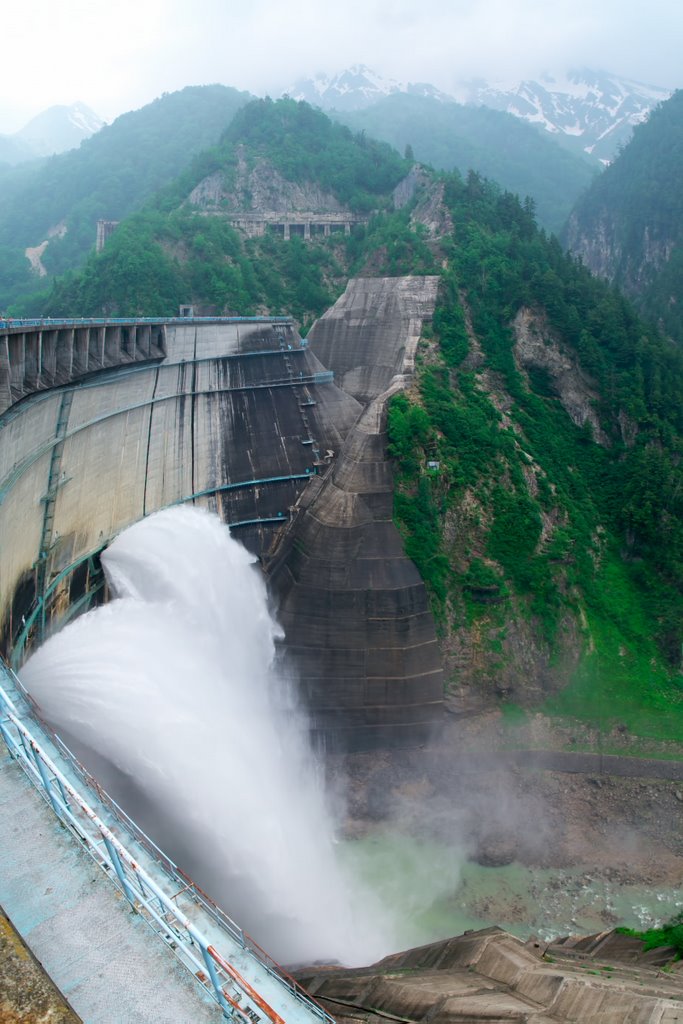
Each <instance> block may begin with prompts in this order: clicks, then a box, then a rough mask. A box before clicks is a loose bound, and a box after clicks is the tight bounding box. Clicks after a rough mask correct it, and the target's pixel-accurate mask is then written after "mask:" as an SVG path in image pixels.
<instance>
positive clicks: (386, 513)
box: [270, 277, 443, 750]
mask: <svg viewBox="0 0 683 1024" xmlns="http://www.w3.org/2000/svg"><path fill="white" fill-rule="evenodd" d="M437 285H438V278H436V277H404V278H356V279H353V280H351V281H350V282H349V284H348V287H347V289H346V291H345V293H344V295H343V296H342V297H341V298H340V299H339V301H338V302H337V303H336V304H335V305H334V306H333V307H332V309H330V310H329V311H328V312H327V313H326V314H325V316H323V317H322V318H321V319H320V320H319V321H318V322H317V323H316V324H315V325H314V327H313V328H312V330H311V332H310V334H309V344H310V347H311V349H312V350H313V352H314V353H315V354H316V355H318V356H319V357H320V359H321V361H323V362H326V365H329V366H330V367H331V368H333V369H334V372H335V379H341V380H343V382H344V387H345V389H348V390H349V391H350V392H351V393H352V394H353V396H354V397H355V398H356V399H358V400H359V401H360V402H361V403H362V405H363V412H362V414H361V415H360V417H359V418H358V420H357V421H356V423H355V424H354V425H353V427H352V428H351V430H350V431H349V432H348V434H347V436H346V439H345V441H344V444H343V446H342V448H341V451H340V452H339V455H338V457H337V458H336V459H335V460H334V463H333V464H332V465H331V466H330V469H329V470H328V472H327V473H326V474H325V476H324V477H320V478H318V479H316V480H315V481H314V482H313V483H312V484H311V486H310V487H309V488H308V489H307V490H306V492H305V494H303V495H302V498H301V499H300V503H299V504H300V513H299V515H297V517H296V518H295V519H293V520H292V522H291V523H290V524H289V526H288V528H287V530H286V532H285V536H284V537H283V538H281V540H280V545H279V557H278V559H276V560H275V562H274V564H273V565H272V566H271V568H270V574H271V583H272V586H273V589H274V591H275V593H276V594H277V596H278V601H279V617H280V621H281V623H282V625H283V627H284V629H285V634H286V637H287V646H288V650H289V652H290V654H291V655H292V656H293V657H294V659H295V661H296V665H297V669H298V674H299V677H300V679H301V682H302V686H303V689H304V692H305V694H306V696H307V699H308V701H309V703H311V704H312V705H313V706H314V707H315V709H316V719H315V721H316V724H317V726H318V728H319V729H320V731H321V733H322V735H323V736H324V737H325V739H326V741H327V743H328V745H329V744H330V743H335V744H336V745H337V746H338V747H340V748H341V749H344V750H349V749H352V750H366V749H372V748H374V747H389V746H407V745H411V744H412V743H416V742H422V741H424V740H425V739H427V737H428V736H429V734H430V733H431V731H432V729H433V727H434V724H435V723H436V722H437V721H438V720H439V718H440V715H441V712H442V708H443V704H442V701H443V672H442V667H441V657H440V653H439V650H438V646H437V642H436V635H435V631H434V621H433V618H432V615H431V611H430V609H429V601H428V597H427V592H426V590H425V587H424V583H423V582H422V578H421V577H420V575H419V573H418V571H417V569H416V568H415V565H414V563H413V562H412V561H410V559H408V558H406V556H405V555H404V553H403V542H402V539H401V537H400V535H399V533H398V530H397V529H396V527H395V525H394V522H393V518H392V512H393V484H392V475H391V467H390V465H389V463H388V461H387V458H386V433H385V429H386V404H387V401H388V399H389V398H390V397H391V395H392V394H393V393H394V392H395V391H397V390H400V389H401V388H402V387H403V386H404V384H405V382H406V374H409V373H410V371H411V370H412V368H413V365H414V358H415V352H416V349H417V343H418V340H419V337H420V333H421V331H422V324H423V322H424V321H425V320H428V319H430V318H431V316H432V313H433V310H434V304H435V302H436V291H437Z"/></svg>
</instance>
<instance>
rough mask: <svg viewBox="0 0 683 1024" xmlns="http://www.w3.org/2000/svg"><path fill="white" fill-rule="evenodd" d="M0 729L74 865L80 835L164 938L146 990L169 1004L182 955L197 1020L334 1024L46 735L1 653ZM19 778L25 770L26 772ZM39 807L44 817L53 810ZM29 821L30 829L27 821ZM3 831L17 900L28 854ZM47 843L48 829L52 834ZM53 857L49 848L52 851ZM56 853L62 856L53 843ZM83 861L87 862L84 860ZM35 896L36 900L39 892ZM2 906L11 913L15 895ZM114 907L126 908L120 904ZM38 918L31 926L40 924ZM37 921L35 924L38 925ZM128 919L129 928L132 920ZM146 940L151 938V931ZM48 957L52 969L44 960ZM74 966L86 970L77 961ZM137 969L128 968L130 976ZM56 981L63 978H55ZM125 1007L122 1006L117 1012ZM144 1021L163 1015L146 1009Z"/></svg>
mask: <svg viewBox="0 0 683 1024" xmlns="http://www.w3.org/2000/svg"><path fill="white" fill-rule="evenodd" d="M0 736H1V737H2V740H4V744H5V746H6V748H7V753H8V754H9V758H8V757H6V756H5V751H4V750H2V743H1V742H0V776H2V775H6V774H7V767H8V765H11V762H14V763H15V764H16V765H18V766H20V767H21V768H22V769H23V771H24V773H25V775H26V776H27V777H28V779H29V780H30V782H31V783H33V785H34V786H35V788H36V789H37V790H38V792H39V793H40V794H41V795H42V797H43V798H44V800H45V801H46V802H47V804H48V805H49V807H50V808H51V809H52V811H53V812H54V814H55V815H56V817H57V819H58V822H59V823H61V825H63V826H64V828H65V830H66V832H67V833H68V835H67V837H66V842H65V841H61V840H60V845H61V846H62V847H65V846H67V847H68V850H67V859H66V864H67V866H68V867H69V870H71V869H72V866H73V865H75V864H76V862H77V861H78V862H79V863H81V862H82V861H83V858H82V857H80V858H79V857H74V847H75V842H74V841H75V840H77V841H78V843H79V844H80V845H81V847H83V848H85V850H86V851H87V853H88V854H89V855H90V857H91V858H92V860H93V861H94V862H95V864H96V865H97V866H98V867H99V868H100V869H101V870H102V872H103V873H104V875H105V876H106V877H107V878H108V879H109V880H110V882H111V883H113V885H114V886H116V888H117V890H118V893H119V902H120V899H121V897H124V898H125V900H126V901H127V905H129V906H130V908H131V909H132V910H133V911H134V912H135V923H136V925H137V924H138V922H139V921H143V922H144V923H145V924H146V925H148V926H149V928H150V929H151V930H152V932H154V933H155V934H156V936H157V937H158V939H159V940H160V941H159V943H158V944H157V943H152V944H153V945H154V954H153V956H152V957H151V958H150V959H149V962H148V963H147V964H142V965H140V964H139V963H138V964H136V968H140V967H141V969H142V970H141V973H142V978H143V982H144V985H146V986H147V987H148V989H149V990H150V992H153V990H154V988H155V986H156V987H157V989H159V988H162V989H163V991H162V992H155V993H154V995H155V996H156V997H157V998H160V999H163V1000H165V1002H164V1004H163V1005H164V1008H165V1010H166V1011H168V1009H169V1002H170V1005H171V1006H173V999H174V996H173V992H172V991H170V989H169V985H168V980H167V979H168V977H170V978H171V981H172V980H173V974H172V973H171V974H170V975H169V972H168V961H171V962H172V963H174V964H175V966H174V967H173V971H175V970H176V967H177V965H178V963H179V964H181V965H183V967H185V968H187V970H188V971H189V972H190V974H191V975H192V977H193V978H194V981H195V984H194V985H192V982H191V981H190V980H189V977H188V976H187V975H185V974H184V973H183V972H182V971H180V974H181V975H182V977H183V985H184V986H185V987H186V988H187V989H188V990H189V999H190V1002H192V1000H193V998H194V996H193V993H194V994H196V997H197V1007H196V1013H195V1008H194V1007H193V1009H192V1011H191V1013H192V1016H191V1019H192V1020H193V1021H197V1022H199V1021H203V1020H214V1019H216V1015H217V1016H218V1017H219V1018H220V1017H221V1016H222V1017H223V1018H227V1019H230V1020H233V1021H236V1022H239V1024H334V1021H333V1018H331V1017H330V1016H329V1015H328V1014H327V1013H326V1012H325V1011H324V1010H323V1009H322V1008H321V1007H320V1006H318V1005H317V1004H316V1003H315V1002H314V1001H313V1000H312V999H311V998H310V997H309V996H308V995H307V994H306V993H305V992H304V990H303V989H302V988H301V987H300V986H299V985H298V984H297V983H296V982H295V981H294V979H293V978H291V977H289V976H288V975H287V974H286V973H285V972H284V971H283V970H282V968H280V967H279V966H278V965H277V964H276V963H275V962H274V961H273V960H272V959H271V958H270V957H269V956H268V954H266V953H265V952H264V951H263V950H262V949H261V948H260V947H259V946H258V945H257V944H256V943H255V942H254V941H253V940H251V939H250V937H249V936H248V935H246V933H245V932H243V931H242V929H241V928H240V927H239V926H238V925H236V924H235V922H233V921H232V920H231V919H230V918H229V917H228V916H227V915H226V914H224V913H223V912H222V911H221V910H220V909H219V908H218V907H217V906H216V905H215V904H214V903H213V902H212V901H211V900H210V899H209V897H207V896H206V894H204V893H203V892H202V891H201V890H200V889H199V888H198V887H197V886H195V885H194V884H193V882H192V881H191V879H189V878H188V877H187V876H186V875H185V874H184V873H183V872H182V871H181V870H180V869H179V868H178V867H177V865H175V864H174V863H173V862H172V861H171V860H169V858H167V857H166V856H165V855H164V854H163V852H162V851H161V850H159V849H158V847H156V846H155V844H154V843H153V842H152V841H151V840H150V839H149V838H148V837H147V836H146V835H145V834H144V833H143V832H142V830H141V829H139V828H138V826H137V825H136V824H135V822H134V821H132V819H131V818H129V817H128V816H127V815H126V814H125V812H124V811H123V810H122V809H121V808H120V807H118V805H117V804H116V803H115V802H114V801H112V800H111V799H110V798H109V797H108V796H107V795H106V794H105V793H104V792H103V791H102V789H101V788H100V787H99V785H98V784H97V782H96V780H95V779H93V778H92V776H90V775H89V774H88V772H87V771H86V770H85V769H84V768H83V767H82V766H81V765H80V764H79V763H78V761H77V760H76V759H75V758H74V756H73V755H72V754H71V753H70V751H69V750H68V748H66V747H65V746H64V744H63V743H62V742H61V741H60V740H59V738H58V737H57V736H55V735H53V734H50V733H48V731H47V730H46V729H45V728H44V727H43V726H42V725H41V724H40V722H39V721H38V720H37V719H36V717H35V716H34V715H33V713H32V709H31V704H30V698H27V695H26V694H25V692H23V691H22V688H21V684H20V682H19V680H18V679H17V678H16V676H15V675H14V673H13V672H12V671H11V670H10V669H9V668H8V667H7V666H6V665H5V664H4V662H3V661H2V659H0ZM16 778H21V773H19V775H18V776H17V777H16ZM15 782H16V779H15ZM5 783H6V780H3V788H0V808H1V807H6V806H7V801H8V796H7V793H6V791H5V790H6V785H5ZM21 786H23V789H21ZM28 789H29V790H30V787H28ZM25 791H26V784H25V783H22V784H21V785H20V787H19V789H18V790H17V792H20V793H23V794H24V795H23V797H22V799H23V800H24V801H25V802H28V800H29V798H30V796H31V793H30V792H28V793H26V792H25ZM13 798H16V795H15V793H14V792H12V794H11V795H10V799H13ZM38 804H40V801H38ZM41 813H42V814H43V815H44V814H46V813H47V811H46V810H44V811H43V812H41ZM1 817H2V819H4V818H6V817H9V815H6V814H4V813H3V814H2V816H1ZM28 818H29V819H30V815H28ZM28 827H29V828H30V827H31V826H30V824H29V826H28ZM40 831H41V829H40V828H35V827H34V834H33V836H32V837H31V838H32V839H35V843H36V845H38V844H39V842H40V840H41V839H42V841H43V842H45V841H46V836H45V835H42V836H40V835H39V832H40ZM42 831H45V830H44V829H43V830H42ZM6 832H9V833H10V834H9V835H8V834H5V835H3V834H2V826H1V825H0V852H2V849H3V843H4V850H5V855H4V862H3V871H2V875H1V876H0V899H1V900H2V901H3V902H4V901H5V900H6V899H7V896H8V893H10V892H11V890H12V886H13V885H14V890H15V893H14V895H15V903H16V901H17V900H19V901H21V900H22V899H24V898H25V896H26V891H27V880H26V871H27V868H26V863H25V860H26V857H25V851H24V852H22V851H21V850H16V851H15V854H16V855H15V856H14V857H9V856H7V850H8V844H12V843H13V842H16V835H17V833H18V830H17V829H16V828H15V829H14V830H13V829H12V827H11V825H8V826H7V829H6ZM12 832H14V834H11V833H12ZM50 841H51V838H50V836H49V835H48V836H47V842H48V843H49V842H50ZM53 845H54V843H53ZM76 852H77V851H76ZM38 856H40V855H38ZM51 857H52V853H51V852H50V853H49V854H48V859H50V858H51ZM54 858H55V860H56V859H57V849H56V846H55V853H54ZM85 860H86V863H90V862H87V858H86V859H85ZM9 861H12V862H13V863H12V864H10V863H9ZM17 864H18V865H19V867H18V868H17V867H16V865H17ZM13 869H14V873H13ZM73 870H75V867H74V868H73ZM22 872H23V873H22ZM96 875H97V879H98V880H99V879H101V878H102V876H101V875H99V873H97V872H96ZM57 877H59V875H57ZM89 881H90V882H92V881H93V879H90V880H89ZM29 883H30V884H31V887H32V888H33V889H35V888H36V887H38V888H40V887H42V885H44V884H45V882H44V879H43V877H42V876H41V877H40V878H39V879H34V878H31V879H29ZM80 885H81V888H80V890H78V891H79V893H80V892H84V891H85V890H84V887H83V885H82V882H81V883H80ZM101 885H102V887H103V888H104V889H105V890H106V891H107V892H109V891H110V886H109V884H108V883H107V882H103V883H101ZM77 888H78V887H77ZM111 891H114V890H111ZM50 892H52V888H51V887H48V888H47V889H45V894H47V893H50ZM90 894H91V890H90V889H88V891H87V898H86V897H85V896H84V897H83V901H84V902H87V900H88V899H89V898H90ZM33 895H34V896H37V897H38V898H39V897H40V895H41V894H40V893H37V894H36V893H34V894H33ZM55 898H56V899H57V902H58V904H59V902H60V894H59V893H56V894H55ZM68 902H69V898H68V896H67V895H66V894H65V896H64V903H68ZM18 906H20V904H18ZM5 909H6V910H7V911H8V912H9V914H10V917H12V916H13V914H12V909H13V908H12V905H11V900H10V905H5ZM61 909H62V908H61V906H60V910H61ZM116 909H117V911H119V910H120V908H119V907H117V908H116ZM34 913H35V912H34V911H30V912H29V914H34ZM33 924H34V926H35V922H33ZM50 924H51V923H50ZM41 926H42V925H39V926H38V930H40V927H41ZM104 926H105V927H106V925H104ZM124 927H126V926H125V925H124ZM127 927H132V922H131V925H129V926H127ZM19 930H21V929H19ZM43 930H45V928H44V929H43ZM142 931H143V933H144V935H145V936H147V935H149V932H148V931H147V930H146V929H145V928H144V927H143V928H142ZM53 939H54V935H53ZM145 942H147V943H148V945H149V942H148V940H147V938H145ZM29 945H31V942H30V940H29ZM136 948H137V947H136ZM141 948H142V947H141ZM171 953H173V954H174V955H175V958H177V959H176V961H173V957H172V956H171ZM162 961H163V965H164V968H165V970H166V973H165V974H164V975H163V978H162V976H161V972H160V971H159V964H160V963H161V962H162ZM43 962H44V963H45V966H46V967H48V969H49V965H48V964H47V963H46V962H45V959H44V960H43ZM78 969H79V971H80V973H81V974H83V971H84V968H83V966H82V965H81V964H79V965H78ZM138 973H140V972H139V971H138ZM176 973H177V972H176ZM95 974H96V972H93V978H92V982H93V984H96V982H97V978H96V977H95V976H94V975H95ZM134 974H135V972H134V971H133V970H131V984H132V983H133V980H132V979H133V977H134ZM186 978H187V979H188V981H187V982H186V981H185V979H186ZM54 980H55V981H57V983H58V984H59V979H58V978H55V979H54ZM124 985H125V980H124ZM66 994H67V995H68V992H67V993H66ZM202 1004H204V1005H203V1006H202ZM178 1005H180V1004H178ZM211 1006H213V1007H214V1010H213V1011H210V1012H209V1015H208V1016H207V1015H206V1012H205V1011H207V1007H208V1008H209V1009H210V1007H211ZM74 1009H76V1010H77V1012H78V1010H79V1007H78V1006H77V1005H75V1006H74ZM221 1011H222V1013H221ZM122 1012H123V1011H122V1010H121V1008H120V1007H119V1008H118V1010H117V1013H122ZM187 1012H188V1011H187V1006H185V1009H184V1011H179V1013H180V1014H181V1015H180V1016H178V1017H177V1020H178V1021H179V1022H181V1024H185V1021H186V1020H187V1019H189V1018H188V1017H187ZM110 1014H111V1008H109V1009H108V1010H106V1011H105V1015H104V1016H100V1017H97V1018H96V1015H93V1017H92V1018H88V1019H92V1020H95V1019H98V1020H103V1021H104V1020H106V1021H109V1022H111V1021H112V1020H114V1019H116V1020H121V1021H123V1020H126V1019H128V1018H127V1017H126V1016H116V1017H115V1018H114V1017H112V1016H110ZM130 1019H141V1018H137V1017H136V1018H130ZM146 1019H150V1020H151V1019H157V1018H156V1017H154V1016H150V1017H149V1018H146ZM163 1019H164V1020H172V1019H176V1018H174V1017H173V1016H170V1017H169V1016H168V1013H167V1014H166V1015H165V1016H164V1017H163Z"/></svg>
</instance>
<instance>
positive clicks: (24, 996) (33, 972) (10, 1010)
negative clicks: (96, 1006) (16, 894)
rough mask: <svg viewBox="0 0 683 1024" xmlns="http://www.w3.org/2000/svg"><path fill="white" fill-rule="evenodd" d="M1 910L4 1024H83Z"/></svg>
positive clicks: (0, 980)
mask: <svg viewBox="0 0 683 1024" xmlns="http://www.w3.org/2000/svg"><path fill="white" fill-rule="evenodd" d="M80 1020H81V1018H80V1017H78V1016H77V1015H76V1014H75V1013H74V1011H73V1010H72V1009H71V1007H70V1006H69V1004H68V1003H67V1002H66V1000H65V999H64V997H63V996H62V995H61V993H60V992H59V991H58V989H57V988H56V987H55V985H54V983H53V982H52V980H51V979H50V977H49V975H48V974H47V973H46V972H45V970H44V968H43V966H42V965H41V964H40V963H39V962H38V961H37V960H36V958H35V957H34V956H33V953H31V951H30V949H29V948H28V946H27V945H26V943H25V942H24V941H23V939H22V938H21V936H20V935H19V934H18V933H17V932H16V931H15V930H14V928H13V927H12V924H11V922H10V920H9V918H8V917H7V915H6V914H5V913H4V911H3V909H2V907H0V1021H2V1024H38V1022H40V1024H79V1021H80Z"/></svg>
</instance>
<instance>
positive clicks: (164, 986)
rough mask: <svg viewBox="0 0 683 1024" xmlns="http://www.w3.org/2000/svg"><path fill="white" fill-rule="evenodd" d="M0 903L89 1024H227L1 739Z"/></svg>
mask: <svg viewBox="0 0 683 1024" xmlns="http://www.w3.org/2000/svg"><path fill="white" fill-rule="evenodd" d="M0 905H2V906H3V907H4V909H5V911H6V913H7V915H8V917H9V918H10V920H11V921H12V923H13V925H14V927H15V928H16V930H17V932H18V933H19V934H20V935H21V937H22V938H23V939H24V941H25V942H26V943H27V945H28V946H29V947H30V949H31V950H32V951H33V953H34V955H35V956H36V958H37V959H38V960H39V961H40V963H41V964H42V965H43V966H44V968H45V970H46V971H47V973H48V974H49V976H50V977H51V978H52V980H53V981H54V983H55V985H56V986H57V987H58V989H59V990H60V991H61V992H62V993H63V994H64V995H65V997H66V998H67V999H68V1001H69V1003H70V1005H71V1006H72V1007H73V1009H74V1010H75V1012H76V1013H77V1014H78V1015H79V1016H80V1017H81V1019H82V1020H83V1021H84V1024H131V1022H132V1021H135V1024H190V1022H192V1024H205V1022H206V1024H209V1022H214V1024H218V1022H220V1021H224V1020H225V1018H224V1017H223V1014H222V1012H221V1010H220V1008H219V1007H218V1005H217V1004H216V1003H215V1002H213V1000H211V999H210V998H209V996H208V995H206V994H205V993H204V992H203V990H202V988H201V987H200V986H199V985H198V984H197V983H196V982H195V981H194V980H193V978H192V976H191V975H190V973H189V972H188V971H187V970H186V969H185V968H184V967H183V966H182V965H181V964H180V963H179V962H178V961H177V960H176V958H175V957H174V955H173V954H172V952H171V950H170V949H169V948H168V947H167V946H166V945H165V944H164V943H163V942H161V941H160V940H159V939H158V938H157V936H155V935H154V934H153V932H152V931H151V930H150V929H149V927H148V926H147V925H146V924H145V922H144V921H143V919H142V918H141V917H140V915H138V914H136V913H134V912H132V911H131V908H130V905H129V904H128V902H127V901H126V900H125V899H124V898H123V896H122V895H121V894H120V893H119V892H118V890H117V889H116V888H115V887H114V886H113V885H112V884H111V882H110V881H109V880H108V878H107V877H106V876H105V874H104V872H103V871H102V870H101V869H100V868H98V867H97V866H96V864H95V863H94V862H93V861H92V859H91V858H90V857H89V856H88V854H87V853H86V852H85V851H84V850H83V849H82V848H81V847H80V846H79V845H78V843H77V842H75V840H74V838H73V837H72V836H71V835H70V834H69V833H68V832H67V830H66V829H65V828H64V827H63V826H62V825H61V824H60V823H59V821H58V820H57V819H56V818H55V815H54V814H53V812H52V810H51V808H49V807H48V805H47V804H46V803H45V801H44V800H43V799H42V797H41V796H40V795H39V794H38V792H37V791H36V789H35V788H34V787H33V786H32V785H31V783H30V782H29V780H28V779H27V778H26V776H25V775H24V773H23V771H22V770H21V768H20V767H19V766H18V765H17V764H16V763H15V762H14V761H13V760H12V759H11V758H10V757H9V755H8V754H7V749H6V747H5V745H4V743H3V742H2V741H1V740H0Z"/></svg>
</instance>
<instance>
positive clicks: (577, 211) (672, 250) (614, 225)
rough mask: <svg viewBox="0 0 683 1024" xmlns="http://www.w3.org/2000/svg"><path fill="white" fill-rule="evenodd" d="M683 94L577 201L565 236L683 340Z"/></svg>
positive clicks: (638, 132) (663, 106)
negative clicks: (682, 247) (682, 246)
mask: <svg viewBox="0 0 683 1024" xmlns="http://www.w3.org/2000/svg"><path fill="white" fill-rule="evenodd" d="M681 167H683V92H680V91H679V92H676V93H674V95H673V96H672V98H671V99H670V100H667V102H666V103H663V104H661V106H659V107H658V108H657V109H656V110H654V111H653V112H652V114H651V115H650V118H649V120H648V121H647V122H646V123H644V124H642V125H640V126H638V127H637V128H636V129H635V131H634V134H633V139H632V141H631V142H630V143H629V145H628V146H627V147H626V148H625V149H624V150H623V152H622V153H621V155H620V156H619V157H618V158H617V159H616V160H615V162H614V163H613V164H612V165H611V166H610V167H608V168H607V170H606V171H605V172H604V174H602V175H601V177H600V178H598V179H597V180H596V181H595V182H594V183H593V185H592V186H591V187H590V188H589V189H588V191H587V192H586V194H585V195H584V196H583V197H582V198H581V199H580V200H579V202H578V203H577V204H576V206H575V208H574V210H573V212H572V214H571V217H570V218H569V223H568V225H567V228H566V231H565V241H566V243H567V245H568V247H569V248H570V249H571V251H572V252H573V253H575V254H576V255H578V256H581V258H582V260H583V261H584V263H585V264H586V265H587V266H588V267H590V269H591V270H592V271H593V272H594V273H596V274H600V275H601V276H602V277H605V278H607V279H608V280H609V281H611V282H613V283H614V284H616V285H618V286H619V287H620V288H622V289H623V290H624V291H625V292H627V293H628V294H629V295H630V296H631V297H632V298H633V299H634V300H635V302H636V303H637V305H638V307H639V308H640V310H641V311H642V312H643V313H644V314H645V315H647V316H648V317H651V318H653V319H655V320H658V321H660V322H661V324H662V326H663V328H664V330H665V331H667V332H668V333H670V334H671V335H672V336H674V337H675V338H676V339H677V340H678V341H679V342H682V343H683V251H682V249H681V242H683V176H682V175H681Z"/></svg>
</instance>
